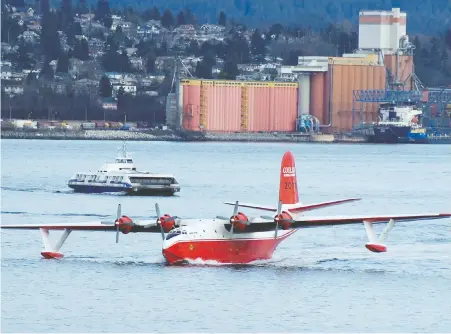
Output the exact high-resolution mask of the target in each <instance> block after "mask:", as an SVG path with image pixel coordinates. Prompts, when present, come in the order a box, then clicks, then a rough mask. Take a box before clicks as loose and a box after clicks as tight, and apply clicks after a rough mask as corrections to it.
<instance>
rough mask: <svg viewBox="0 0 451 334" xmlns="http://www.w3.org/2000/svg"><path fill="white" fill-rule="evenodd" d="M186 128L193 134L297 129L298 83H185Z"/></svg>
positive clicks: (181, 91) (181, 95)
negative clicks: (193, 132)
mask: <svg viewBox="0 0 451 334" xmlns="http://www.w3.org/2000/svg"><path fill="white" fill-rule="evenodd" d="M179 92H180V97H179V98H180V101H181V108H182V113H181V116H182V127H183V129H185V130H190V131H201V130H204V131H211V132H237V131H242V132H258V131H283V132H293V131H295V130H296V119H297V116H298V84H297V83H287V82H268V81H262V82H258V81H228V80H181V82H180V90H179Z"/></svg>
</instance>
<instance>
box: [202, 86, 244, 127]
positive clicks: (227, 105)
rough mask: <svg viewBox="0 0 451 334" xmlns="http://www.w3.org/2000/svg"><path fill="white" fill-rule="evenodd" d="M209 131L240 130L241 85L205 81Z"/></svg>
mask: <svg viewBox="0 0 451 334" xmlns="http://www.w3.org/2000/svg"><path fill="white" fill-rule="evenodd" d="M202 86H205V87H206V89H205V91H204V92H205V100H206V127H205V129H206V130H208V131H240V123H241V87H240V86H238V85H235V86H230V85H226V86H223V85H221V83H219V84H218V83H217V82H213V81H203V82H202Z"/></svg>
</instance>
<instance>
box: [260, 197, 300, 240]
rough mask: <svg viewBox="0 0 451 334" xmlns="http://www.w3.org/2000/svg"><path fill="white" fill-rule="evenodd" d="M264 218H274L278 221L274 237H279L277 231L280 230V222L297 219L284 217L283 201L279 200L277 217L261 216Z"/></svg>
mask: <svg viewBox="0 0 451 334" xmlns="http://www.w3.org/2000/svg"><path fill="white" fill-rule="evenodd" d="M261 217H262V218H263V219H268V220H274V222H275V223H276V230H275V233H274V238H277V231H278V230H279V223H294V222H295V220H294V219H292V218H282V201H280V200H279V203H278V205H277V214H276V216H275V217H270V216H261Z"/></svg>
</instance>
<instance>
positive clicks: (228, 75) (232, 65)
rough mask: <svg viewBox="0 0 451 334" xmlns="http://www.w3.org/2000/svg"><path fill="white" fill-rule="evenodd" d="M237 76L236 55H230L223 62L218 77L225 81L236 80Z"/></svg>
mask: <svg viewBox="0 0 451 334" xmlns="http://www.w3.org/2000/svg"><path fill="white" fill-rule="evenodd" d="M238 74H240V72H239V71H238V65H237V59H236V55H235V54H232V55H230V56H229V57H228V58H227V59H226V60H225V62H224V68H223V70H222V72H221V75H220V77H221V78H222V79H227V80H236V77H237V75H238Z"/></svg>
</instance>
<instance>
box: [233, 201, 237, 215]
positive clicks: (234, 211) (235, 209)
mask: <svg viewBox="0 0 451 334" xmlns="http://www.w3.org/2000/svg"><path fill="white" fill-rule="evenodd" d="M237 213H238V201H236V203H235V208H234V209H233V215H234V216H236V214H237Z"/></svg>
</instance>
